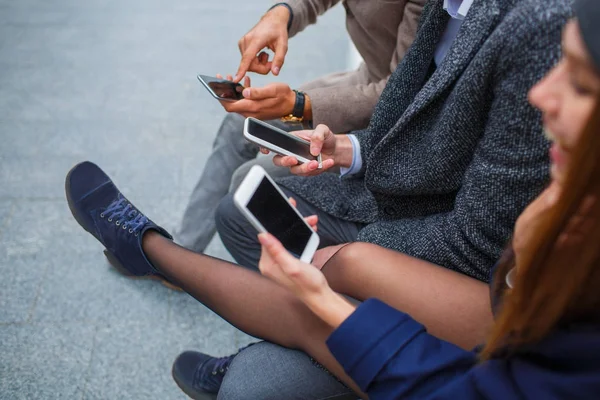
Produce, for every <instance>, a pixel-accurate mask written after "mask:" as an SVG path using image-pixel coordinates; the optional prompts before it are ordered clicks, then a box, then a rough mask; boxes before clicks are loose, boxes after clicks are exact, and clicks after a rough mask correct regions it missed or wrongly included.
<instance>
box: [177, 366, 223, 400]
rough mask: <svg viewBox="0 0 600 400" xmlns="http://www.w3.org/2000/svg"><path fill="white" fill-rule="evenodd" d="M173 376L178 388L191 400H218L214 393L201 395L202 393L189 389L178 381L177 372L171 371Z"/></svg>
mask: <svg viewBox="0 0 600 400" xmlns="http://www.w3.org/2000/svg"><path fill="white" fill-rule="evenodd" d="M171 376H172V377H173V380H174V381H175V383H176V384H177V386H179V389H181V391H182V392H183V393H185V394H186V395H187V396H188V397H189V398H190V399H194V400H217V395H216V394H214V393H206V392H203V393H200V392H198V391H196V390H195V389H192V388H190V387H188V386H187V385H186V384H185V383H183V382H181V381H180V380H179V379H177V376H176V375H175V371H173V369H171Z"/></svg>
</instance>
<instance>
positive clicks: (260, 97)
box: [174, 0, 426, 253]
mask: <svg viewBox="0 0 600 400" xmlns="http://www.w3.org/2000/svg"><path fill="white" fill-rule="evenodd" d="M425 1H426V0H397V1H393V2H370V1H366V2H343V4H344V7H345V8H346V14H347V18H346V27H347V29H348V34H349V36H350V38H351V39H352V42H353V43H354V45H355V47H356V49H357V50H358V52H359V53H360V55H361V56H362V58H363V60H364V62H362V63H361V64H360V66H359V67H358V69H357V70H355V71H349V72H338V73H334V74H331V75H327V76H324V77H321V78H319V79H316V80H314V81H311V82H308V83H306V84H304V85H302V86H300V88H299V91H298V94H296V93H295V92H294V91H293V90H292V89H291V88H290V87H289V85H287V84H285V83H272V84H269V85H266V86H265V87H260V88H259V87H253V88H247V89H246V90H245V91H244V92H243V94H244V97H245V99H244V100H241V101H237V102H235V103H231V102H222V104H223V107H225V109H226V110H227V111H229V114H227V116H226V117H225V119H224V120H223V122H222V124H221V127H220V128H219V130H218V132H217V135H216V138H215V141H214V145H213V152H212V154H211V155H210V157H209V158H208V160H207V161H206V164H205V167H204V171H203V172H202V175H201V177H200V179H199V180H198V182H197V184H196V186H195V187H194V189H193V191H192V193H191V195H190V199H189V202H188V205H187V206H186V209H185V211H184V213H183V218H182V220H181V223H180V225H179V227H178V228H177V229H176V230H175V232H174V237H175V241H176V242H177V243H178V244H180V245H182V246H183V247H186V248H188V249H190V250H194V251H196V252H199V253H201V252H204V250H205V249H206V246H208V244H209V243H210V241H211V239H212V238H213V236H214V234H215V232H216V227H215V222H214V220H215V210H216V208H217V206H218V204H219V201H220V200H221V199H222V198H223V197H224V196H225V195H226V194H227V193H228V191H229V190H230V187H231V188H235V187H237V185H238V184H239V183H240V182H241V179H242V178H243V176H244V175H245V173H246V172H247V171H248V170H249V169H250V167H251V166H252V165H253V162H251V161H254V160H255V159H256V155H257V154H258V147H257V146H256V145H254V144H252V143H249V142H247V141H246V140H245V139H244V137H243V135H242V131H243V127H244V116H252V117H255V118H259V119H263V120H271V121H269V123H270V124H272V125H275V126H277V127H279V128H281V129H284V130H292V129H301V128H302V124H299V123H296V124H292V123H291V122H285V123H284V122H282V121H281V120H279V118H282V117H287V116H289V115H291V114H294V115H296V117H301V118H302V119H303V121H304V126H308V125H311V124H312V123H314V124H327V125H328V126H329V127H331V129H333V130H334V131H336V132H348V131H351V130H357V129H362V128H365V127H366V126H367V124H368V123H369V119H370V118H371V115H372V114H373V108H374V107H375V104H376V103H377V100H378V99H379V95H380V94H381V91H382V90H383V88H384V86H385V84H386V82H387V79H388V78H389V76H390V75H391V73H392V72H393V71H394V70H395V69H396V66H397V65H398V62H399V61H400V60H401V59H402V58H403V57H404V54H405V53H406V51H407V49H408V48H409V46H410V44H411V43H412V41H413V39H414V37H415V33H416V30H417V25H418V21H419V17H420V15H421V9H422V8H423V5H424V4H425ZM337 3H339V0H327V1H325V0H289V1H286V2H283V3H277V5H275V6H274V7H273V8H271V9H270V10H269V11H268V12H267V13H266V14H265V15H264V16H263V17H262V18H261V20H260V21H259V22H258V24H257V25H256V26H255V27H254V28H252V29H251V30H250V31H249V32H248V33H247V34H246V35H244V37H243V38H242V39H241V40H240V43H239V47H240V52H241V53H242V60H241V63H240V66H239V68H238V71H237V79H235V81H236V82H238V81H241V79H242V77H244V76H245V75H246V73H247V72H249V71H250V72H256V73H260V74H267V73H269V72H270V71H272V73H273V74H274V75H279V71H280V70H281V68H282V66H283V62H284V61H285V55H286V51H287V47H288V38H289V37H293V36H295V35H296V34H298V33H299V32H301V31H302V30H303V29H304V28H306V27H307V26H308V25H310V24H314V23H316V22H317V17H318V16H319V15H321V14H323V13H325V12H326V11H328V10H329V9H331V7H333V6H334V5H335V4H337ZM267 46H268V47H269V48H271V49H272V50H273V51H274V53H275V54H274V56H273V60H272V61H268V56H267V55H266V53H264V52H261V53H260V54H259V55H258V56H257V53H259V52H260V51H261V50H262V49H263V48H264V47H267ZM227 78H229V79H231V77H227ZM248 83H249V81H246V82H245V84H246V85H247V84H248ZM300 100H302V101H300ZM301 103H302V104H301ZM296 108H298V109H296ZM309 121H310V122H309ZM315 126H316V125H315ZM256 162H259V163H260V164H261V165H262V166H263V168H265V169H266V170H267V171H268V172H269V174H270V175H271V176H274V177H276V176H284V175H289V172H288V170H287V169H284V168H276V167H274V166H273V164H272V162H271V161H270V159H267V158H259V159H257V160H256ZM244 163H247V164H246V165H243V164H244ZM242 165H243V166H242ZM236 170H237V172H236Z"/></svg>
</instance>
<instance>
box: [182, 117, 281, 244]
mask: <svg viewBox="0 0 600 400" xmlns="http://www.w3.org/2000/svg"><path fill="white" fill-rule="evenodd" d="M268 123H269V124H271V125H275V126H277V127H278V128H281V129H284V130H288V131H289V130H291V129H290V127H289V126H288V125H286V124H285V123H283V122H281V121H279V120H273V121H268ZM243 129H244V117H243V116H241V115H239V114H234V113H229V114H227V116H226V117H225V118H224V119H223V122H222V123H221V127H220V128H219V131H218V132H217V136H216V138H215V141H214V143H213V152H212V153H211V155H210V157H209V158H208V160H207V162H206V166H205V167H204V171H203V172H202V175H201V176H200V179H199V180H198V183H197V184H196V187H194V190H193V191H192V194H191V195H190V200H189V202H188V205H187V207H186V209H185V212H184V214H183V218H182V221H181V224H180V226H179V228H178V229H176V230H175V232H174V234H173V236H174V238H175V242H176V243H177V244H179V245H181V246H182V247H185V248H187V249H190V250H192V251H195V252H197V253H202V252H203V251H204V250H205V249H206V246H208V244H209V243H210V241H211V239H212V238H213V236H214V235H215V232H216V227H215V222H214V221H215V211H216V209H217V206H218V204H219V201H220V200H221V199H222V198H223V196H225V195H226V194H227V193H228V192H229V190H230V188H232V189H233V190H235V189H236V188H237V186H238V185H239V184H240V183H241V181H242V179H243V178H244V176H245V175H246V173H247V172H248V170H250V168H251V167H252V165H254V164H256V163H258V164H261V165H262V166H263V168H265V169H266V170H267V173H269V175H271V176H272V177H274V178H278V177H281V176H287V175H289V170H288V169H287V168H281V167H276V166H275V165H273V163H272V162H271V156H267V157H262V156H261V157H259V158H258V159H257V158H256V155H257V154H258V153H259V152H258V147H257V146H256V145H255V144H253V143H250V142H248V141H246V139H245V138H244V136H243ZM240 167H241V168H240ZM238 169H239V171H238V172H236V170H238ZM234 173H235V174H234ZM232 177H233V178H234V180H233V181H232Z"/></svg>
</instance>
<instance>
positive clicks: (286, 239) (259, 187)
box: [233, 165, 319, 262]
mask: <svg viewBox="0 0 600 400" xmlns="http://www.w3.org/2000/svg"><path fill="white" fill-rule="evenodd" d="M233 201H234V203H235V205H236V206H237V207H238V209H239V210H240V212H241V213H242V214H243V215H244V216H245V217H246V218H247V219H248V221H249V222H250V223H251V224H252V225H253V226H254V227H255V228H256V230H257V231H258V232H260V233H264V232H269V233H271V234H272V235H273V236H275V237H276V238H277V239H278V240H279V241H280V242H281V243H282V244H283V246H284V247H285V248H286V249H287V250H288V251H289V252H290V253H292V254H294V255H295V256H296V257H298V258H300V259H301V260H302V261H304V262H310V261H311V260H312V257H313V255H314V254H315V251H316V250H317V247H318V246H319V236H318V235H317V233H316V232H315V231H314V230H313V229H312V228H311V227H310V225H309V224H308V223H307V222H306V221H305V220H304V219H303V217H302V215H301V214H300V213H299V212H298V210H296V208H295V207H294V206H293V205H292V204H291V203H290V201H289V200H288V199H287V198H286V196H285V194H284V193H283V192H282V191H281V189H279V187H278V186H277V184H276V183H275V182H274V181H273V179H272V178H271V177H270V176H269V175H268V174H267V173H266V172H265V170H264V169H263V168H262V167H260V166H258V165H255V166H254V167H252V168H251V169H250V171H249V172H248V174H247V175H246V177H245V178H244V180H243V181H242V183H241V184H240V186H239V188H238V189H237V191H236V192H235V194H234V196H233Z"/></svg>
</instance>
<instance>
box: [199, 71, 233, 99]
mask: <svg viewBox="0 0 600 400" xmlns="http://www.w3.org/2000/svg"><path fill="white" fill-rule="evenodd" d="M198 79H202V81H204V83H205V84H206V85H207V86H208V87H209V88H210V90H212V91H213V93H214V94H215V95H216V96H217V97H218V98H220V99H226V100H241V99H243V98H244V96H243V95H242V91H243V90H244V87H243V86H242V85H240V84H239V83H233V82H231V81H227V80H225V79H218V78H213V77H211V76H205V75H198Z"/></svg>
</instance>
